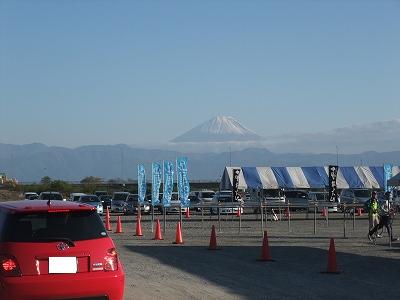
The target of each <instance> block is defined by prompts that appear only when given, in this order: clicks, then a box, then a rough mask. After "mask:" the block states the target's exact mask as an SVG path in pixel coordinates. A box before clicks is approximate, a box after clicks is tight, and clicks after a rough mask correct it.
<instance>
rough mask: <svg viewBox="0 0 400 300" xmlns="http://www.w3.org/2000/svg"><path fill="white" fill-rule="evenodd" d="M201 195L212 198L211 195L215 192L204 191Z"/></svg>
mask: <svg viewBox="0 0 400 300" xmlns="http://www.w3.org/2000/svg"><path fill="white" fill-rule="evenodd" d="M201 195H202V197H203V198H212V197H214V195H215V193H212V192H206V193H204V192H203V193H201Z"/></svg>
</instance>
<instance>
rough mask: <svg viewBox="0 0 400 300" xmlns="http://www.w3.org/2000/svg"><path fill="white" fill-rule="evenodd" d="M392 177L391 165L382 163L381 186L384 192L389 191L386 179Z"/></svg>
mask: <svg viewBox="0 0 400 300" xmlns="http://www.w3.org/2000/svg"><path fill="white" fill-rule="evenodd" d="M390 178H392V165H391V164H384V165H383V186H384V189H385V192H388V191H389V187H388V185H387V181H388V180H389V179H390Z"/></svg>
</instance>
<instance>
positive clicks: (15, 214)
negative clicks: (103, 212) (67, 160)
mask: <svg viewBox="0 0 400 300" xmlns="http://www.w3.org/2000/svg"><path fill="white" fill-rule="evenodd" d="M0 216H1V222H0V253H1V254H0V262H1V263H0V282H1V287H0V299H10V300H11V299H41V300H50V299H109V300H122V299H123V293H124V282H125V274H124V270H123V266H122V264H121V261H120V260H119V256H118V253H117V250H116V247H115V245H114V242H113V241H112V239H111V238H110V237H109V236H108V234H107V232H106V230H105V228H104V225H103V222H102V220H101V219H100V217H99V216H98V214H97V213H96V210H95V209H94V208H93V207H91V206H87V205H80V204H78V203H75V202H70V201H67V202H61V201H51V202H50V203H47V201H46V202H45V201H39V200H33V201H32V200H30V201H27V200H22V201H8V202H3V203H0Z"/></svg>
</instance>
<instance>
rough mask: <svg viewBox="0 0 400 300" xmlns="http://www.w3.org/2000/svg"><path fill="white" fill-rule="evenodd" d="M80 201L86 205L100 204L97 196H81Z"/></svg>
mask: <svg viewBox="0 0 400 300" xmlns="http://www.w3.org/2000/svg"><path fill="white" fill-rule="evenodd" d="M80 199H81V200H80V202H84V203H92V202H100V200H99V198H98V197H97V196H81V198H80Z"/></svg>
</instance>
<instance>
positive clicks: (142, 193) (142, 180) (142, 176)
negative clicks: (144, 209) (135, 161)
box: [138, 165, 147, 204]
mask: <svg viewBox="0 0 400 300" xmlns="http://www.w3.org/2000/svg"><path fill="white" fill-rule="evenodd" d="M146 189H147V186H146V170H145V169H144V166H143V165H138V194H139V195H138V196H139V197H138V198H139V203H140V204H143V203H144V199H145V198H146Z"/></svg>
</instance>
